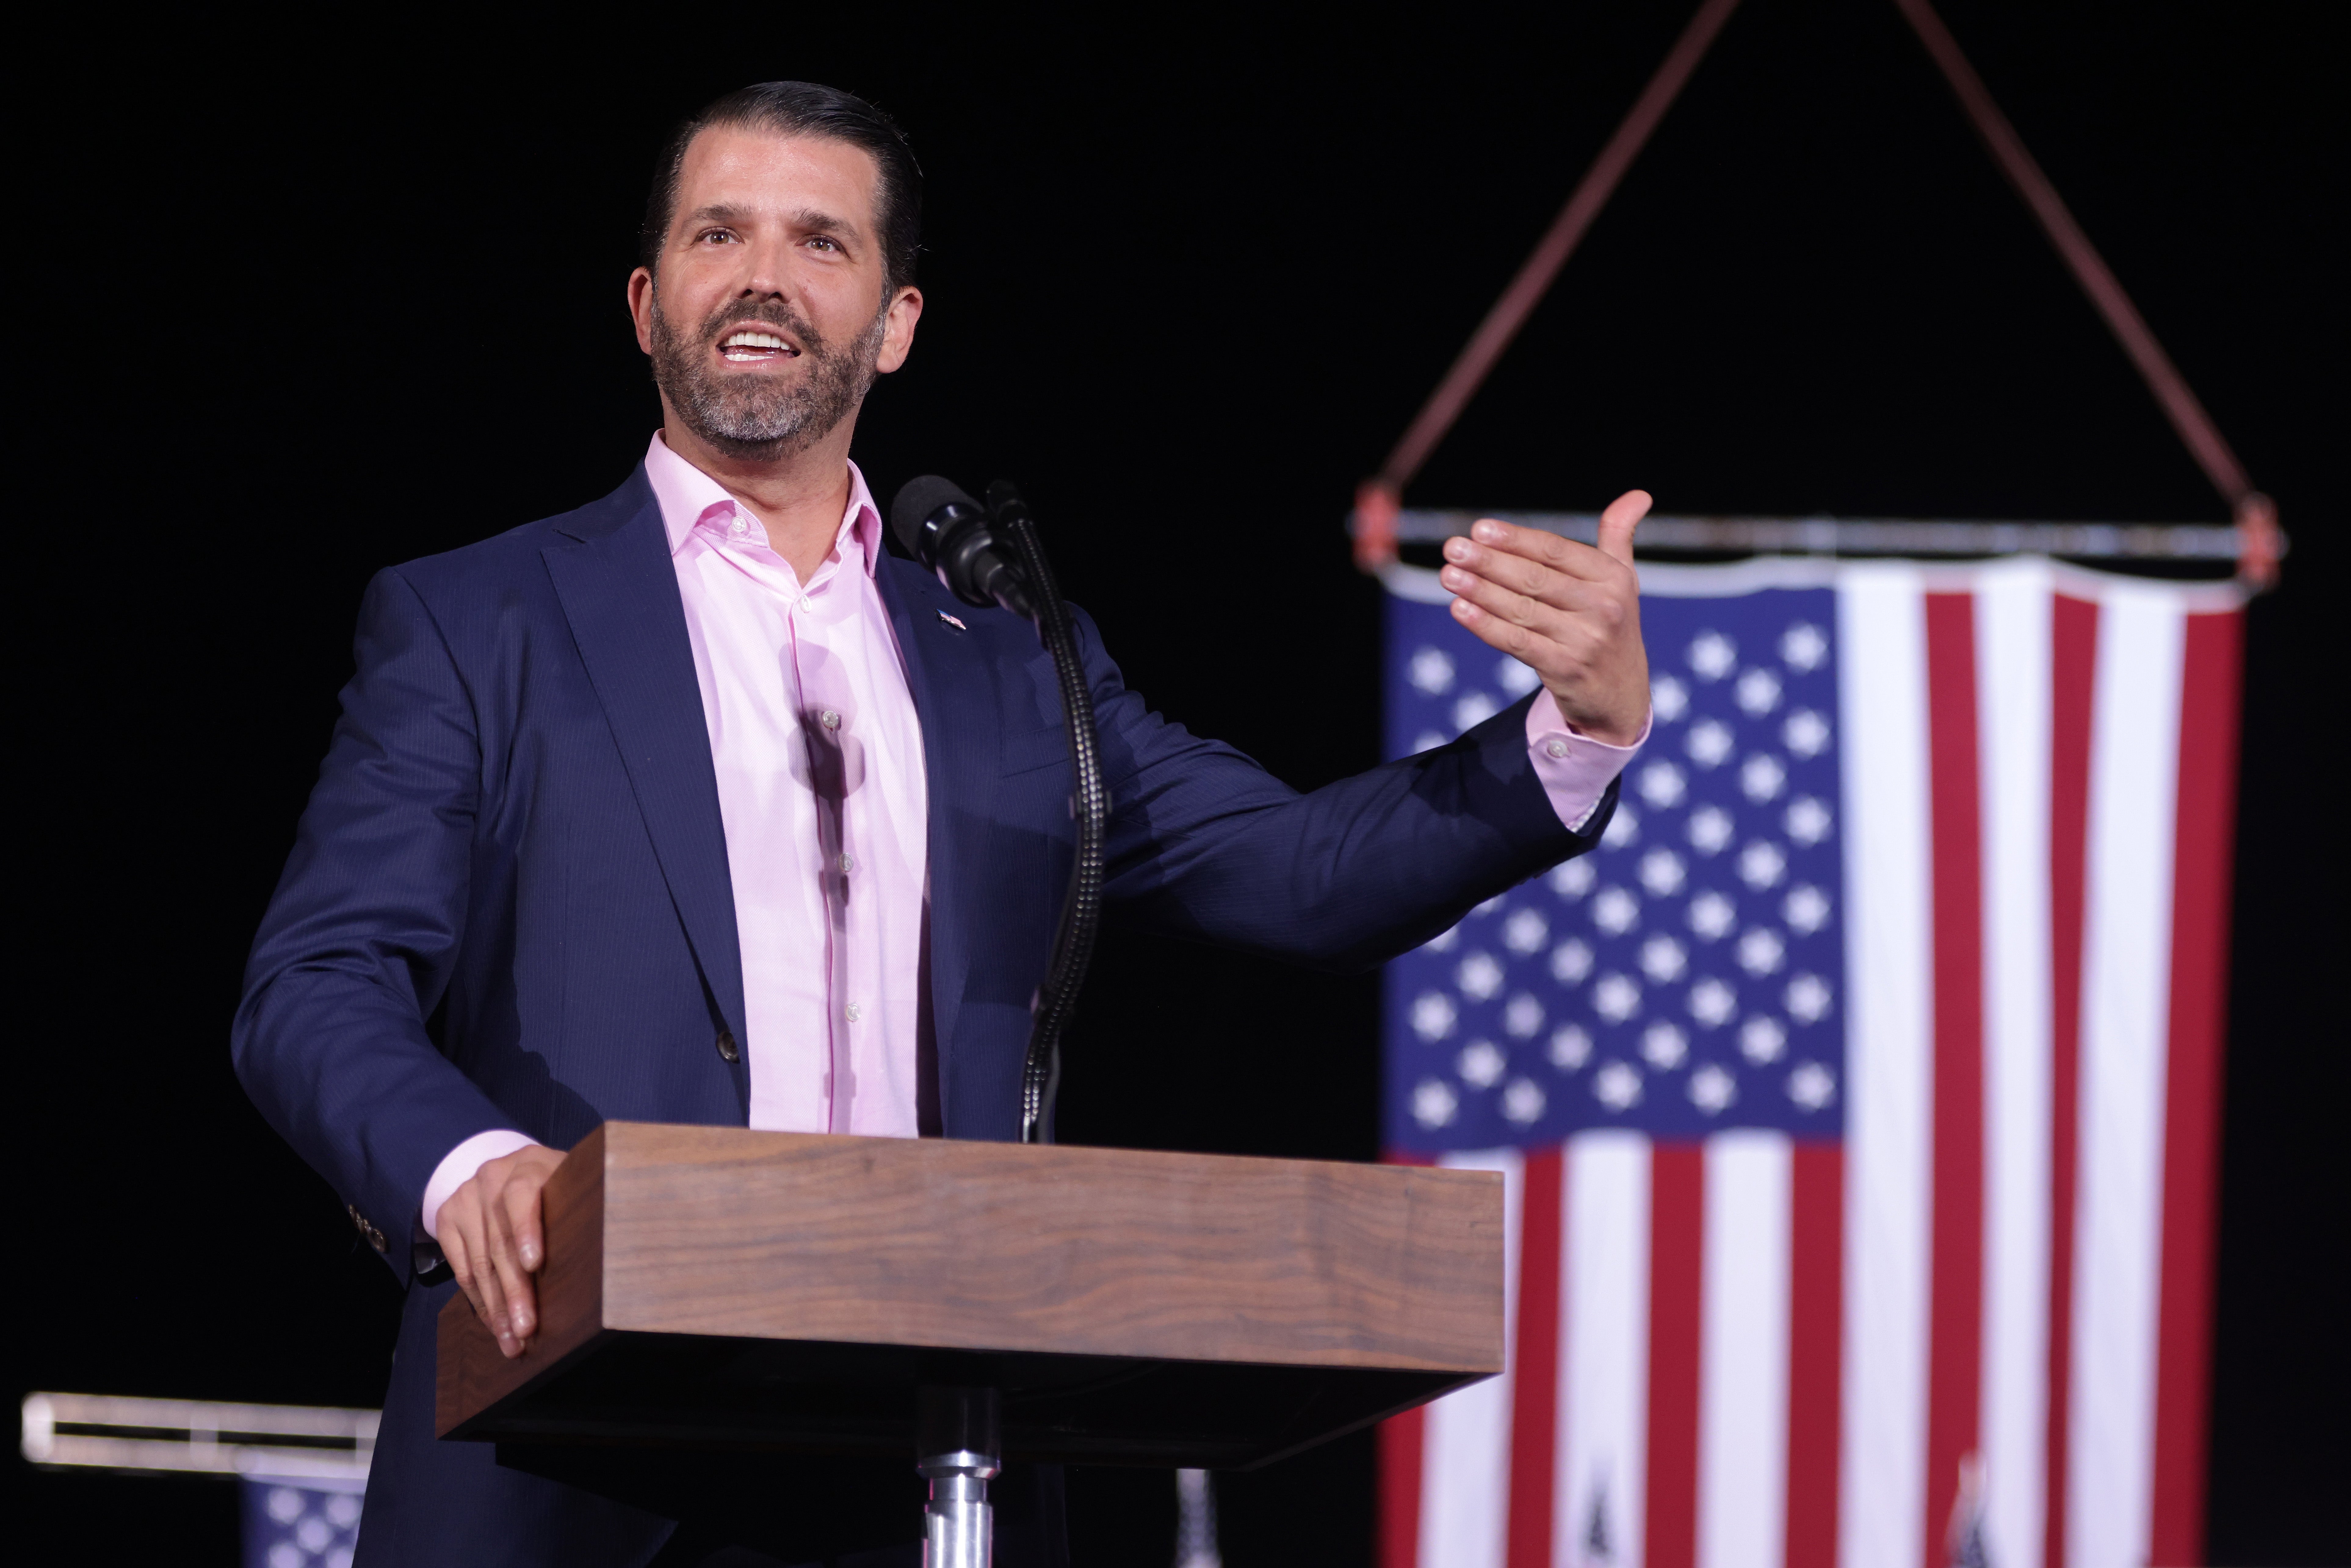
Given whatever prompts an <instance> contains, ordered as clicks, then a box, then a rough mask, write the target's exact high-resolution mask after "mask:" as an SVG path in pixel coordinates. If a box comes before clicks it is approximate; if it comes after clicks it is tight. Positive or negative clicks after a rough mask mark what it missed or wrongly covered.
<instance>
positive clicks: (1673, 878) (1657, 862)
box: [1641, 850, 1688, 898]
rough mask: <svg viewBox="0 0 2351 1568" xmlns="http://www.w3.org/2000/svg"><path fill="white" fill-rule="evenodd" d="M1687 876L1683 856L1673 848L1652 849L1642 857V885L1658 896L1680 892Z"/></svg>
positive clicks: (1668, 896) (1669, 896)
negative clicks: (1672, 849)
mask: <svg viewBox="0 0 2351 1568" xmlns="http://www.w3.org/2000/svg"><path fill="white" fill-rule="evenodd" d="M1687 877H1688V873H1687V869H1686V868H1685V867H1684V866H1683V865H1682V857H1681V856H1679V855H1677V854H1676V853H1674V852H1673V851H1671V850H1651V851H1650V852H1648V853H1647V854H1645V855H1643V856H1642V857H1641V885H1642V886H1643V887H1646V888H1647V889H1648V890H1649V892H1650V893H1651V894H1654V895H1655V896H1656V897H1658V898H1671V897H1672V896H1673V895H1674V894H1677V893H1679V892H1680V891H1681V890H1682V883H1684V882H1685V881H1687Z"/></svg>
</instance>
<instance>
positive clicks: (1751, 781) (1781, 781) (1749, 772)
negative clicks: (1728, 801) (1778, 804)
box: [1739, 751, 1788, 806]
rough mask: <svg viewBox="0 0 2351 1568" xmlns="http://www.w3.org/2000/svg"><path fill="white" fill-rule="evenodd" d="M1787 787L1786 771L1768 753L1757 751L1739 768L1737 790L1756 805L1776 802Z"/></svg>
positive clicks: (1777, 759) (1779, 762) (1778, 761)
mask: <svg viewBox="0 0 2351 1568" xmlns="http://www.w3.org/2000/svg"><path fill="white" fill-rule="evenodd" d="M1787 787H1788V769H1787V768H1785V767H1784V766H1783V765H1782V763H1781V761H1780V759H1779V758H1776V757H1774V756H1772V755H1771V753H1770V752H1768V751H1759V752H1757V753H1756V754H1755V755H1754V756H1752V757H1750V758H1748V759H1747V760H1746V761H1745V762H1743V763H1741V764H1740V767H1739V788H1740V789H1742V790H1744V791H1745V792H1746V795H1747V798H1748V799H1749V800H1752V801H1754V802H1755V803H1756V804H1757V805H1759V806H1760V805H1761V804H1763V803H1764V802H1765V801H1766V800H1778V799H1779V798H1780V791H1781V790H1782V789H1786V788H1787Z"/></svg>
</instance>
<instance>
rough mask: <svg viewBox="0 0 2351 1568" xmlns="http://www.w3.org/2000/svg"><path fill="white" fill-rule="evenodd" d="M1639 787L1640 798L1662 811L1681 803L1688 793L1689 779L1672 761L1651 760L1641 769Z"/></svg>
mask: <svg viewBox="0 0 2351 1568" xmlns="http://www.w3.org/2000/svg"><path fill="white" fill-rule="evenodd" d="M1640 789H1641V799H1642V800H1646V801H1647V802H1648V803H1649V804H1650V805H1652V806H1655V807H1656V808H1657V809H1658V810H1661V811H1662V810H1668V809H1670V808H1672V807H1675V806H1678V805H1680V804H1681V803H1682V798H1683V797H1684V796H1686V795H1687V794H1688V793H1689V781H1688V780H1687V779H1685V778H1683V777H1682V770H1681V769H1680V768H1677V767H1675V766H1674V765H1673V764H1672V763H1670V762H1652V763H1650V764H1649V765H1648V766H1647V767H1646V768H1642V769H1641V779H1640Z"/></svg>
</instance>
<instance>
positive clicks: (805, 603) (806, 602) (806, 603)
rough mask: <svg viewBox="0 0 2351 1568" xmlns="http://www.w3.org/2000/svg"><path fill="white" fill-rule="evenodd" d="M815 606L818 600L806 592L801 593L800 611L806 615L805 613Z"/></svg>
mask: <svg viewBox="0 0 2351 1568" xmlns="http://www.w3.org/2000/svg"><path fill="white" fill-rule="evenodd" d="M815 608H816V601H815V600H813V599H810V597H809V596H808V595H807V594H805V593H803V594H801V595H800V613H801V614H803V615H805V614H807V613H808V612H810V611H811V610H814V609H815Z"/></svg>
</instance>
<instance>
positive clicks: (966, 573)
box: [890, 474, 1037, 621]
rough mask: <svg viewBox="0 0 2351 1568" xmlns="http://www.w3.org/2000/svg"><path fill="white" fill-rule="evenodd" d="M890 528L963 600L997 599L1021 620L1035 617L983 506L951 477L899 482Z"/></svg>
mask: <svg viewBox="0 0 2351 1568" xmlns="http://www.w3.org/2000/svg"><path fill="white" fill-rule="evenodd" d="M890 531H891V532H892V533H893V534H896V535H897V536H898V542H899V543H900V544H902V545H904V546H905V547H906V549H907V552H908V553H909V554H911V555H913V556H914V559H916V560H918V561H920V562H922V563H923V564H924V565H925V566H926V567H929V568H930V569H931V570H933V571H935V572H937V573H938V574H939V580H940V581H941V582H944V583H946V586H947V591H949V592H951V593H953V594H954V595H955V596H956V598H957V599H960V600H962V601H964V602H965V603H966V604H970V605H976V606H977V607H978V608H980V609H983V610H985V609H987V607H988V606H990V605H998V604H1000V605H1002V606H1003V607H1004V608H1005V609H1007V610H1009V611H1010V612H1012V613H1013V614H1015V615H1018V616H1019V617H1020V618H1021V619H1022V620H1024V621H1034V620H1035V619H1037V611H1036V606H1035V602H1034V600H1033V598H1032V596H1031V595H1030V593H1029V584H1028V582H1027V581H1026V580H1023V579H1022V577H1021V575H1020V569H1019V567H1017V566H1015V565H1014V564H1013V562H1012V559H1011V553H1010V551H1009V550H1008V549H998V546H997V542H996V533H995V529H994V528H993V526H992V525H991V524H990V523H989V521H988V516H987V507H983V506H981V505H980V504H979V503H978V502H977V501H975V500H973V499H972V498H971V497H969V496H967V495H965V494H964V493H963V491H962V489H961V488H960V487H958V486H956V483H955V481H954V480H952V479H942V478H940V477H939V476H937V475H935V474H925V475H924V476H922V477H921V478H919V479H909V480H907V481H906V482H905V483H904V485H902V486H899V487H898V496H897V498H896V499H895V500H893V501H892V502H891V503H890Z"/></svg>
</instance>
